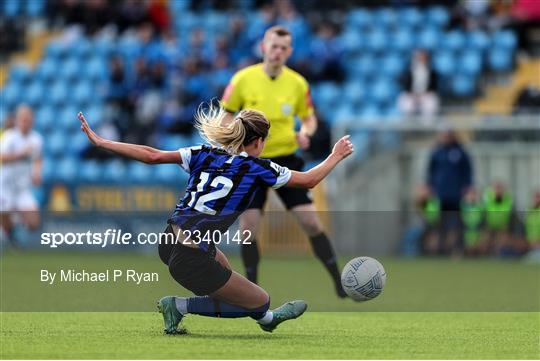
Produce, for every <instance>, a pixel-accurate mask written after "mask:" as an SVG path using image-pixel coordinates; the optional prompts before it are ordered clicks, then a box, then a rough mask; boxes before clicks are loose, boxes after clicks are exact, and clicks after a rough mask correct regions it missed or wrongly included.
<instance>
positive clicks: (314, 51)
mask: <svg viewBox="0 0 540 361" xmlns="http://www.w3.org/2000/svg"><path fill="white" fill-rule="evenodd" d="M342 53H343V47H342V45H341V42H340V39H339V38H338V37H337V35H336V29H335V28H334V27H333V26H332V25H331V24H329V23H322V24H321V25H320V26H319V28H318V30H317V36H315V37H313V39H312V41H311V44H310V55H311V56H310V58H311V59H317V61H311V62H310V65H311V69H310V71H309V73H308V74H311V79H313V80H314V81H323V80H331V81H342V80H343V77H344V72H343V65H342V64H341V59H342Z"/></svg>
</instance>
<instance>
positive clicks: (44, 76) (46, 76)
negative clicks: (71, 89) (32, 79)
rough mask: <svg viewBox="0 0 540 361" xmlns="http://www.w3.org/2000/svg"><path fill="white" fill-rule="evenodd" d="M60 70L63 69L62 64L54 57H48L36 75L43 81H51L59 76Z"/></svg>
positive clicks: (40, 65)
mask: <svg viewBox="0 0 540 361" xmlns="http://www.w3.org/2000/svg"><path fill="white" fill-rule="evenodd" d="M59 69H61V67H60V62H59V61H57V60H56V58H54V57H48V58H45V60H43V61H42V62H41V63H39V65H38V67H37V71H36V74H37V76H38V78H39V79H41V80H42V81H50V80H52V79H53V78H54V77H55V76H56V75H57V71H58V70H59Z"/></svg>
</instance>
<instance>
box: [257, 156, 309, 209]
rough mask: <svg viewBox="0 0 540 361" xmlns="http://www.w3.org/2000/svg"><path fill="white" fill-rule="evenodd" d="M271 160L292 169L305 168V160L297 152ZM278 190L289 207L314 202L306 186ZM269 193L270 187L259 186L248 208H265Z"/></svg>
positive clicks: (280, 196) (299, 169)
mask: <svg viewBox="0 0 540 361" xmlns="http://www.w3.org/2000/svg"><path fill="white" fill-rule="evenodd" d="M270 160H271V161H272V162H274V163H276V164H279V165H281V166H283V167H287V168H289V169H290V170H297V171H301V170H302V169H303V168H304V160H303V159H302V158H300V157H299V156H297V155H296V154H291V155H286V156H283V157H276V158H270ZM276 192H277V194H278V196H279V198H280V199H281V201H282V202H283V204H285V207H286V208H287V209H291V208H293V207H296V206H299V205H302V204H311V203H313V201H312V199H311V197H310V195H309V190H307V189H305V188H293V187H286V186H285V187H281V188H278V189H276ZM267 195H268V188H259V190H258V191H257V193H256V194H255V196H254V197H253V201H252V202H251V204H250V205H249V207H248V209H263V208H264V205H265V203H266V197H267Z"/></svg>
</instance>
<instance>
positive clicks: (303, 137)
mask: <svg viewBox="0 0 540 361" xmlns="http://www.w3.org/2000/svg"><path fill="white" fill-rule="evenodd" d="M296 143H298V146H299V147H300V149H303V150H306V149H308V148H309V146H310V144H311V139H310V138H309V136H308V135H307V134H304V133H302V132H298V133H296Z"/></svg>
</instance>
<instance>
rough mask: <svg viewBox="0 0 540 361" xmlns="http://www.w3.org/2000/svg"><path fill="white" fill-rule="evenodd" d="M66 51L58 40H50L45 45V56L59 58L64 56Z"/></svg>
mask: <svg viewBox="0 0 540 361" xmlns="http://www.w3.org/2000/svg"><path fill="white" fill-rule="evenodd" d="M67 53H68V49H67V47H66V46H65V45H64V44H62V43H60V42H59V41H55V40H53V41H50V42H49V43H48V44H47V46H46V47H45V57H46V58H53V59H55V60H59V59H62V58H64V57H65V56H66V55H67Z"/></svg>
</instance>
